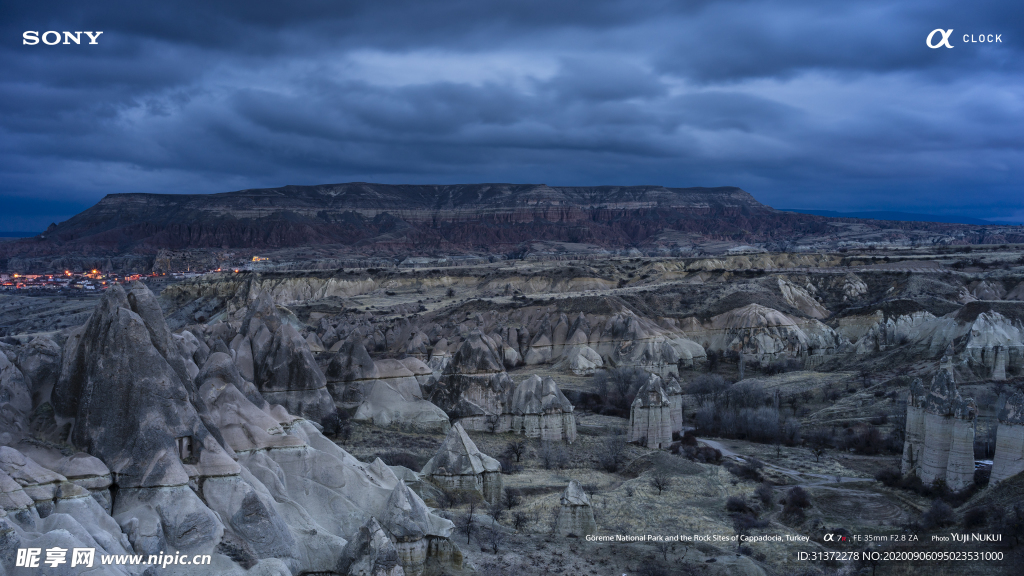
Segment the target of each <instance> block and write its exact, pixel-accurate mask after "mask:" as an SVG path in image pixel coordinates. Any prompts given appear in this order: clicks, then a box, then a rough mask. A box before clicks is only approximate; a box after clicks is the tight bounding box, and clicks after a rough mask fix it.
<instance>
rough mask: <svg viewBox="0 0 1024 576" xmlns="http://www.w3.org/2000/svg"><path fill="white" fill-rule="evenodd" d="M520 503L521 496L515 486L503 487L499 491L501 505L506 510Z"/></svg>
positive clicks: (521, 500)
mask: <svg viewBox="0 0 1024 576" xmlns="http://www.w3.org/2000/svg"><path fill="white" fill-rule="evenodd" d="M522 503H523V497H522V495H521V494H519V491H518V490H516V489H515V488H505V489H504V490H503V491H502V492H501V505H502V506H504V507H505V509H506V510H512V509H513V508H515V507H516V506H519V505H520V504H522Z"/></svg>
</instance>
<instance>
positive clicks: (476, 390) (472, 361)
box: [428, 330, 515, 430]
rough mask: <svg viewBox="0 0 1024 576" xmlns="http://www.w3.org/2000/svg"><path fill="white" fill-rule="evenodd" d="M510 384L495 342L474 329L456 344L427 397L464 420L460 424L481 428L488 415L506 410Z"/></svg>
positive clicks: (511, 385)
mask: <svg viewBox="0 0 1024 576" xmlns="http://www.w3.org/2000/svg"><path fill="white" fill-rule="evenodd" d="M514 388H515V384H514V383H513V382H512V379H511V378H509V376H508V373H507V372H505V366H504V363H503V362H502V361H501V351H500V349H499V347H498V345H497V344H496V343H495V342H494V341H493V340H492V339H491V338H490V337H489V336H487V335H485V334H484V333H482V332H480V331H479V330H477V331H473V332H471V333H470V334H469V335H468V336H467V337H466V339H465V340H464V341H463V342H462V344H461V345H460V346H459V349H458V350H457V351H456V352H455V354H454V355H453V356H452V360H451V362H450V363H449V364H448V366H447V367H446V368H445V372H444V374H443V375H442V376H441V378H440V380H439V381H438V382H437V383H436V384H434V385H433V386H432V387H431V390H430V393H429V396H428V399H429V400H430V401H431V402H432V403H433V404H435V405H437V406H439V407H440V408H441V409H442V410H444V411H445V412H446V413H448V414H449V415H450V416H451V417H452V418H453V419H462V420H466V421H465V422H463V426H470V427H471V428H473V429H484V428H485V426H486V419H487V418H488V417H492V418H500V417H501V415H502V414H505V413H507V410H506V409H505V408H506V406H508V405H509V402H510V400H511V395H512V392H513V390H514ZM505 429H506V430H507V428H505Z"/></svg>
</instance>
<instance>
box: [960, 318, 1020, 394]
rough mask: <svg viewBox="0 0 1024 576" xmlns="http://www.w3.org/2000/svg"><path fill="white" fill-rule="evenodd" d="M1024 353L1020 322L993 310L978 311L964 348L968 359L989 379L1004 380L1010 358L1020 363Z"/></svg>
mask: <svg viewBox="0 0 1024 576" xmlns="http://www.w3.org/2000/svg"><path fill="white" fill-rule="evenodd" d="M1022 353H1024V326H1022V325H1021V324H1020V323H1019V322H1014V321H1012V320H1010V319H1009V318H1007V317H1005V316H1003V315H1002V314H1000V313H998V312H994V311H990V312H982V313H981V314H978V317H977V318H976V319H975V320H974V322H973V323H972V324H971V328H970V337H969V338H968V340H967V344H966V346H965V348H964V356H965V358H966V359H967V361H968V363H969V364H970V365H973V366H977V367H979V368H980V369H981V372H982V373H983V374H984V375H985V376H988V377H990V378H992V379H993V380H1005V379H1006V369H1007V367H1008V366H1010V365H1011V364H1010V361H1011V358H1012V359H1013V365H1014V366H1020V365H1021V362H1020V359H1021V355H1022Z"/></svg>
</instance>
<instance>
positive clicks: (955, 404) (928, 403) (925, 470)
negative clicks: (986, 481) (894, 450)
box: [902, 357, 978, 491]
mask: <svg viewBox="0 0 1024 576" xmlns="http://www.w3.org/2000/svg"><path fill="white" fill-rule="evenodd" d="M977 412H978V409H977V407H976V406H975V404H974V400H973V399H971V398H967V399H963V398H961V397H960V393H959V392H958V391H957V388H956V383H955V382H954V379H953V370H952V366H951V364H950V362H949V358H948V357H944V358H943V362H942V363H940V366H939V371H938V373H936V374H935V377H934V378H932V383H931V386H930V387H929V389H928V392H927V393H926V394H923V395H922V394H921V390H920V385H919V383H918V382H915V383H914V384H912V385H911V394H910V398H909V399H908V403H907V441H906V443H905V444H904V450H903V463H902V467H903V471H904V473H905V474H916V475H917V476H919V477H920V478H921V481H922V482H924V483H926V484H934V483H935V482H938V481H942V482H945V483H946V485H947V486H948V487H949V488H950V489H951V490H956V491H959V490H963V489H965V488H967V487H969V486H971V485H972V484H973V483H974V418H975V417H976V415H977ZM922 419H923V421H924V422H923V424H924V425H923V428H924V438H923V450H922V449H921V444H920V443H921V436H920V429H921V420H922ZM919 450H920V451H921V455H920V456H918V455H917V453H918V451H919ZM918 458H919V460H918ZM917 462H920V465H918V464H917Z"/></svg>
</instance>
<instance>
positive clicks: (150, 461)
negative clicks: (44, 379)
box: [0, 285, 461, 576]
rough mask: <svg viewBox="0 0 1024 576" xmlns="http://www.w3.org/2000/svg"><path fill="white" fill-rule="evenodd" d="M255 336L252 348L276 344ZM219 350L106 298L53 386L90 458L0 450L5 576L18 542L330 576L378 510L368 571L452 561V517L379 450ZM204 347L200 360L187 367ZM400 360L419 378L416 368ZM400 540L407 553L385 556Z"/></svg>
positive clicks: (272, 574) (234, 572)
mask: <svg viewBox="0 0 1024 576" xmlns="http://www.w3.org/2000/svg"><path fill="white" fill-rule="evenodd" d="M262 332H263V331H260V334H259V336H258V337H257V338H256V340H255V341H256V346H272V341H273V339H272V338H271V339H270V340H266V341H264V340H265V339H264V338H263V336H265V335H264V334H262ZM261 342H262V344H261ZM221 349H222V351H221V352H214V353H208V352H206V351H203V350H202V347H201V346H200V347H196V346H195V342H192V341H191V339H190V338H188V337H187V336H186V337H180V338H179V337H174V336H172V335H171V334H170V333H169V331H168V329H167V326H166V324H165V323H164V322H163V318H162V316H161V315H160V313H159V307H158V306H157V305H156V301H155V298H154V297H153V295H152V293H150V292H149V291H148V290H147V289H145V287H143V286H141V285H137V286H135V287H133V288H132V290H131V292H130V293H128V294H126V293H125V292H124V291H123V290H122V289H121V288H120V287H117V286H115V287H113V288H111V289H110V290H108V291H107V293H105V294H104V296H103V298H102V300H101V302H100V304H99V305H98V306H97V309H96V311H95V312H94V314H93V317H92V318H91V319H90V321H89V323H88V324H87V325H86V327H85V328H84V329H83V330H81V331H79V337H75V338H69V339H68V341H67V344H66V347H65V352H64V354H65V357H64V360H63V361H62V363H61V366H62V369H61V375H60V378H59V379H58V381H57V384H56V386H55V387H54V389H53V394H52V399H53V402H54V404H55V411H56V412H57V415H58V417H59V418H61V419H63V421H64V422H67V423H69V424H71V426H69V427H68V428H67V429H70V430H72V431H74V432H73V433H72V435H71V437H70V438H58V439H57V441H58V442H57V443H60V444H65V445H66V444H67V443H70V444H74V445H76V446H78V447H79V448H81V449H83V450H85V451H87V452H89V454H82V453H76V454H72V455H66V454H62V453H60V452H58V451H56V450H54V449H51V448H46V447H44V446H39V445H34V444H30V443H27V442H23V443H19V444H17V445H18V446H24V447H25V451H24V452H21V451H19V450H18V449H16V448H15V447H12V446H2V447H0V507H2V508H3V510H2V511H0V533H3V534H6V536H5V537H4V540H3V542H2V543H0V549H2V550H3V554H0V574H9V573H12V572H11V570H13V566H10V565H9V563H10V562H13V556H12V555H10V554H7V552H8V551H9V550H10V549H11V547H13V548H18V547H28V546H33V547H44V548H45V547H52V546H60V547H63V548H68V549H70V548H74V547H93V548H96V553H97V554H98V555H99V554H118V555H123V554H143V555H148V554H159V553H160V552H174V551H179V552H183V553H190V554H211V555H212V557H213V563H212V565H211V566H210V567H208V570H209V571H208V572H196V571H194V570H191V571H190V570H187V569H185V568H184V567H181V566H178V567H169V568H168V569H167V570H164V571H163V572H166V573H168V574H173V575H178V574H180V575H185V574H196V573H209V574H226V575H231V576H242V575H243V574H251V575H258V574H261V575H266V576H279V575H291V574H297V573H308V572H329V573H334V572H336V571H337V570H338V567H339V565H342V564H346V565H352V566H360V565H365V564H366V563H365V562H363V560H365V558H366V554H364V553H363V552H365V549H364V548H359V547H352V548H347V547H346V544H347V543H349V542H351V541H356V540H358V539H357V538H356V537H357V536H359V534H360V532H359V530H360V528H361V527H363V526H366V525H367V523H368V522H370V521H371V520H372V519H373V518H380V519H386V526H384V527H383V528H381V529H380V530H379V531H377V530H376V529H374V530H371V531H369V532H368V533H374V534H376V536H375V538H376V541H377V543H378V544H379V546H376V549H378V550H384V554H383V556H373V561H372V562H370V563H369V567H370V570H371V571H370V572H369V573H373V574H387V575H389V576H395V575H399V574H405V573H409V574H418V573H419V571H420V570H422V567H423V565H424V563H425V562H426V561H427V560H437V561H438V562H440V563H441V564H442V565H443V566H449V567H452V568H455V569H458V568H459V566H460V565H461V553H459V552H458V548H457V546H455V544H454V543H453V542H451V541H450V539H449V536H450V535H451V532H452V529H453V525H452V523H451V522H450V521H448V520H445V519H443V518H440V517H437V516H434V515H433V514H431V513H430V512H429V509H427V508H426V506H425V505H424V504H423V502H422V500H420V499H419V497H418V496H416V495H415V493H413V492H411V491H410V490H408V488H406V487H405V486H404V485H403V484H402V482H401V481H400V480H399V479H398V477H397V476H396V475H395V474H394V473H393V472H392V471H391V470H390V469H389V468H388V467H387V466H385V465H383V463H382V462H380V461H379V460H378V461H377V462H374V463H373V464H364V463H362V462H359V461H358V460H356V459H355V458H353V457H352V456H351V455H349V454H348V453H347V452H345V451H344V450H342V449H341V448H340V447H338V446H337V445H336V444H334V443H333V442H331V441H330V440H328V439H327V438H325V437H324V436H323V435H321V434H320V433H319V432H318V431H317V429H316V428H315V427H314V426H313V425H312V424H311V423H310V422H308V421H307V420H305V419H303V418H301V417H297V416H292V415H290V414H289V413H288V412H287V411H286V410H284V409H283V408H282V407H281V406H280V405H270V404H269V403H268V402H267V401H266V400H265V399H264V397H263V396H262V394H261V392H260V391H259V390H258V389H257V387H256V386H255V385H254V384H253V383H252V382H251V381H248V380H246V379H245V378H243V376H242V374H241V373H240V370H239V367H238V366H237V364H236V359H237V355H236V356H235V357H234V358H233V357H232V355H231V354H229V353H228V352H227V350H228V349H227V347H225V346H223V343H221ZM250 349H251V348H250ZM200 353H202V354H200ZM197 354H198V355H200V356H204V355H205V356H208V357H207V358H206V361H205V362H204V363H203V366H202V367H201V368H200V370H199V371H198V373H195V374H193V372H194V371H192V370H190V369H189V362H192V363H193V364H194V360H195V358H196V357H197ZM186 356H187V357H186ZM403 366H404V369H406V370H407V371H408V372H409V373H410V374H411V376H410V377H409V378H410V379H411V381H412V382H416V379H415V377H416V372H417V371H421V372H422V370H421V367H420V366H417V365H413V366H412V367H411V368H410V367H409V366H406V365H405V364H403ZM308 391H309V388H300V389H299V390H298V391H297V393H298V395H299V396H300V397H302V396H304V395H306V394H308ZM300 402H301V400H300ZM0 432H3V433H5V434H9V432H7V431H6V430H5V429H2V428H0ZM112 481H115V482H116V483H117V484H118V490H117V491H116V493H115V494H114V495H113V496H111V493H110V490H109V487H110V486H111V482H112ZM200 495H201V496H200ZM392 530H393V531H394V533H392V532H391V531H392ZM399 540H401V544H402V546H404V548H403V550H405V553H404V554H403V555H399V554H397V553H394V554H389V553H388V552H387V549H388V547H389V546H390V547H391V550H392V552H395V547H394V546H393V545H392V544H393V543H395V542H398V541H399ZM346 550H348V551H350V552H352V554H353V556H352V557H346V556H344V553H345V551H346ZM360 550H361V551H362V552H358V551H360ZM357 552H358V554H357ZM228 554H230V557H229V555H228ZM381 558H384V559H385V560H387V561H384V562H377V560H378V559H381ZM389 559H390V560H389ZM391 560H394V562H391ZM406 562H408V564H409V571H408V572H406V571H405V570H403V567H404V564H405V563H406ZM243 566H244V567H251V569H250V570H248V571H246V570H245V568H243ZM378 568H386V570H384V571H383V572H382V571H380V570H378ZM104 570H105V571H104ZM14 573H17V572H14ZM47 573H49V572H47ZM54 573H55V574H58V573H59V574H62V575H63V574H65V573H66V574H68V575H69V576H70V575H71V574H74V573H75V572H74V571H72V572H54ZM89 573H90V574H92V573H96V574H111V575H112V574H120V575H124V574H139V573H141V568H140V569H135V568H131V567H124V568H122V567H107V568H101V569H99V570H95V571H91V572H89Z"/></svg>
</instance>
